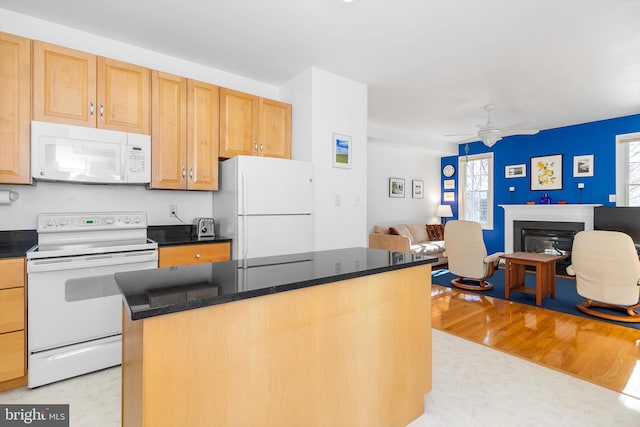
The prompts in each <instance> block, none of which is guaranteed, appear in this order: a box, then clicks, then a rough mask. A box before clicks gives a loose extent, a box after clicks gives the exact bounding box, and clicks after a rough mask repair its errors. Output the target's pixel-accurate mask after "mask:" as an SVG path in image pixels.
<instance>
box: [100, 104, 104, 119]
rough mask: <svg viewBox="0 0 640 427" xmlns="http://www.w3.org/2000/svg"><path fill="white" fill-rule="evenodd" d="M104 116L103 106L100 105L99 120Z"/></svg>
mask: <svg viewBox="0 0 640 427" xmlns="http://www.w3.org/2000/svg"><path fill="white" fill-rule="evenodd" d="M103 116H104V104H102V103H100V118H102V117H103Z"/></svg>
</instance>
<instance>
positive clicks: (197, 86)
mask: <svg viewBox="0 0 640 427" xmlns="http://www.w3.org/2000/svg"><path fill="white" fill-rule="evenodd" d="M188 88H189V91H188V92H189V95H188V102H189V107H188V122H189V128H188V131H187V160H188V161H187V165H188V168H189V172H188V181H187V188H189V189H190V190H217V189H218V150H219V141H220V131H219V124H218V123H219V108H220V100H219V88H218V86H214V85H211V84H208V83H202V82H197V81H193V80H189V81H188Z"/></svg>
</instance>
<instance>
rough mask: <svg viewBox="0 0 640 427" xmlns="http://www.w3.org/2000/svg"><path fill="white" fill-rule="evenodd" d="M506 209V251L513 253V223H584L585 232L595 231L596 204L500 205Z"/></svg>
mask: <svg viewBox="0 0 640 427" xmlns="http://www.w3.org/2000/svg"><path fill="white" fill-rule="evenodd" d="M499 206H500V207H501V208H502V209H504V251H505V252H506V253H510V252H513V221H560V222H562V221H566V222H582V223H583V224H584V229H585V230H593V208H594V207H596V206H602V205H596V204H584V205H583V204H579V205H573V204H571V205H570V204H566V205H499Z"/></svg>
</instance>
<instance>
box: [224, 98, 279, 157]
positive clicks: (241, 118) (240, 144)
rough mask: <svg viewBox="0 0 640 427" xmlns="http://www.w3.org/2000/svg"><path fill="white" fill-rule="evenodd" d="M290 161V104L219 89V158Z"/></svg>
mask: <svg viewBox="0 0 640 427" xmlns="http://www.w3.org/2000/svg"><path fill="white" fill-rule="evenodd" d="M238 155H245V156H268V157H281V158H285V159H290V158H291V105H290V104H286V103H284V102H279V101H274V100H271V99H266V98H260V97H258V96H255V95H250V94H248V93H244V92H239V91H235V90H231V89H226V88H220V157H222V158H230V157H234V156H238Z"/></svg>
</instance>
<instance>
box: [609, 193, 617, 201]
mask: <svg viewBox="0 0 640 427" xmlns="http://www.w3.org/2000/svg"><path fill="white" fill-rule="evenodd" d="M609 202H611V203H615V202H616V195H615V194H609Z"/></svg>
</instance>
